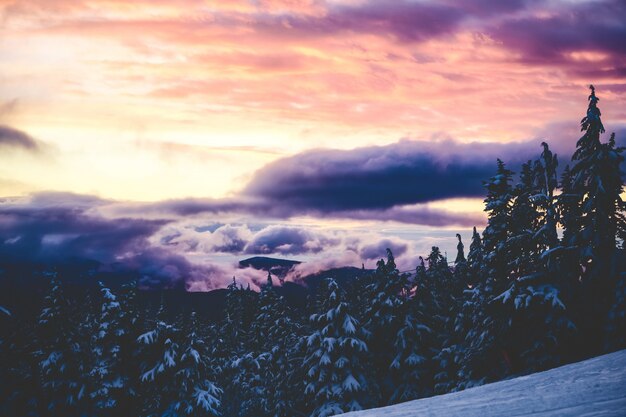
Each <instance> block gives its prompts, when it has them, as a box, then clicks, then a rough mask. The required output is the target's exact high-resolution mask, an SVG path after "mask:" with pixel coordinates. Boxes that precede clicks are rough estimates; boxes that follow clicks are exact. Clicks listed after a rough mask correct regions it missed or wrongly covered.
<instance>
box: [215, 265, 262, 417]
mask: <svg viewBox="0 0 626 417" xmlns="http://www.w3.org/2000/svg"><path fill="white" fill-rule="evenodd" d="M255 301H256V295H255V293H254V292H253V291H251V290H249V289H244V288H243V287H242V286H241V285H238V283H237V280H236V279H235V277H233V282H232V283H231V284H230V285H229V286H228V287H227V293H226V305H225V308H224V317H223V319H222V321H221V323H220V331H219V338H220V339H219V342H220V343H218V345H216V346H214V348H215V349H217V350H218V351H219V352H216V353H217V355H216V356H217V357H218V359H219V360H220V362H221V363H220V366H219V368H220V369H221V374H220V376H219V380H220V381H222V384H223V389H224V393H223V395H222V403H223V413H224V415H228V416H239V415H240V414H241V413H242V412H243V411H242V410H243V409H244V408H245V409H251V408H252V407H250V406H249V405H247V406H245V407H244V408H242V406H241V405H242V404H241V403H242V401H241V395H242V393H245V392H246V390H247V389H248V387H251V386H252V385H247V386H245V387H242V384H244V380H243V379H245V378H247V375H248V374H245V372H244V369H243V368H244V367H247V366H249V368H247V369H248V370H249V371H250V372H251V371H252V370H253V369H254V367H255V366H256V364H255V363H252V362H255V361H256V357H255V355H254V353H253V352H251V347H252V346H251V345H252V344H253V342H254V341H253V338H252V337H251V324H252V318H251V317H252V316H253V313H251V312H250V310H251V309H253V308H254V307H255V304H256V303H255ZM250 378H253V379H254V380H258V378H256V377H254V376H252V375H250ZM244 388H245V389H244Z"/></svg>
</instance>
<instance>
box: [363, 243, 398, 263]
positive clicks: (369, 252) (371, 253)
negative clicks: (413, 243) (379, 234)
mask: <svg viewBox="0 0 626 417" xmlns="http://www.w3.org/2000/svg"><path fill="white" fill-rule="evenodd" d="M388 248H389V249H391V252H393V255H394V256H396V257H397V256H401V255H403V254H405V253H406V251H407V249H408V248H409V247H408V245H407V244H406V243H399V242H394V241H392V240H391V239H382V240H380V241H378V242H376V243H372V244H369V245H365V246H363V247H362V248H361V250H360V251H359V255H360V256H361V258H362V259H364V260H372V259H376V260H377V259H380V258H384V257H385V254H386V251H387V249H388Z"/></svg>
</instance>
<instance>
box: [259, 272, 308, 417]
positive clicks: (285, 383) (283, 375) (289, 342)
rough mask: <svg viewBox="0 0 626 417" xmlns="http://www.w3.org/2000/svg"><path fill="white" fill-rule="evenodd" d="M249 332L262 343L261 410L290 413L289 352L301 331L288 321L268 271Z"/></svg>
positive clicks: (278, 416)
mask: <svg viewBox="0 0 626 417" xmlns="http://www.w3.org/2000/svg"><path fill="white" fill-rule="evenodd" d="M253 333H254V334H255V338H257V339H258V340H259V341H261V342H262V343H261V351H260V356H262V357H263V359H264V363H265V366H264V367H263V369H262V381H263V385H264V392H265V398H264V404H263V408H264V411H265V413H266V414H267V415H268V416H270V417H288V416H291V415H292V410H293V396H292V395H291V392H290V391H291V390H292V387H290V383H291V382H292V381H290V378H289V377H290V375H291V374H292V373H293V370H294V369H293V368H294V367H295V366H296V365H295V363H294V361H293V358H292V353H293V348H294V346H295V345H296V343H297V341H298V337H299V336H300V334H301V332H300V326H298V324H297V323H296V322H294V321H293V320H292V318H291V314H290V311H289V310H288V309H287V306H286V304H285V300H284V299H283V298H282V297H281V296H279V295H278V293H277V292H276V288H275V287H274V284H273V280H272V276H271V274H269V273H268V275H267V282H266V283H265V284H264V285H263V286H262V287H261V293H260V294H259V303H258V314H257V316H256V319H255V321H254V330H253Z"/></svg>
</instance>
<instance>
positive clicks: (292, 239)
mask: <svg viewBox="0 0 626 417" xmlns="http://www.w3.org/2000/svg"><path fill="white" fill-rule="evenodd" d="M339 241H340V240H339V239H337V238H332V237H328V236H325V235H323V234H321V233H315V232H313V231H310V230H306V229H302V228H298V227H290V226H270V227H267V228H265V229H263V230H261V231H260V232H258V233H257V234H256V235H254V237H253V238H252V240H251V241H250V242H249V243H248V244H247V245H246V247H245V253H248V254H272V253H278V254H281V255H298V254H303V253H319V252H321V251H323V250H324V249H327V248H329V247H331V246H336V245H337V244H338V243H339Z"/></svg>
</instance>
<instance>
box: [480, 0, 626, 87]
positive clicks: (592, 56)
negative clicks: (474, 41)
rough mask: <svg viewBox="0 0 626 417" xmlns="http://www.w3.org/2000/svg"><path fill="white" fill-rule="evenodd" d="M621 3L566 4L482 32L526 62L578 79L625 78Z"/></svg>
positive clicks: (624, 7)
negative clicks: (561, 70)
mask: <svg viewBox="0 0 626 417" xmlns="http://www.w3.org/2000/svg"><path fill="white" fill-rule="evenodd" d="M624 16H626V3H624V2H623V1H621V0H608V1H593V2H581V3H572V4H570V5H568V7H567V9H566V10H562V9H561V10H554V11H547V12H546V13H535V14H525V15H523V16H519V17H518V16H510V17H507V18H505V19H504V20H503V21H501V22H499V23H498V24H497V25H494V26H492V27H487V28H485V32H486V33H487V34H488V35H489V36H491V37H492V38H494V39H495V40H496V41H498V42H502V44H503V46H504V47H505V48H507V49H509V50H512V51H515V52H517V53H519V54H520V60H521V61H523V62H525V63H529V64H539V65H550V66H554V65H556V66H561V67H564V68H567V70H568V71H570V72H572V73H574V74H577V75H579V76H581V77H584V78H587V79H591V80H595V81H597V80H598V79H599V78H619V77H620V76H622V78H623V76H624V74H626V43H625V42H624V39H626V26H625V25H624Z"/></svg>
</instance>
